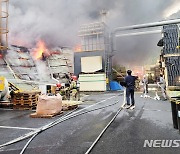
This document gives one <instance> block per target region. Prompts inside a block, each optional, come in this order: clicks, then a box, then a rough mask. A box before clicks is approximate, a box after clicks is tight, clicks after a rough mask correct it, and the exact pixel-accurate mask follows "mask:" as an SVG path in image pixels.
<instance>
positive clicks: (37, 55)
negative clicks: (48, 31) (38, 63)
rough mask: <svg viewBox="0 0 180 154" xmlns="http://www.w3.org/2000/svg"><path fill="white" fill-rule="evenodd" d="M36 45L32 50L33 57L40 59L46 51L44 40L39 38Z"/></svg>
mask: <svg viewBox="0 0 180 154" xmlns="http://www.w3.org/2000/svg"><path fill="white" fill-rule="evenodd" d="M36 46H37V48H36V49H35V50H34V57H35V59H40V58H41V57H42V55H43V53H47V48H46V44H45V42H44V41H42V40H40V41H38V43H37V45H36Z"/></svg>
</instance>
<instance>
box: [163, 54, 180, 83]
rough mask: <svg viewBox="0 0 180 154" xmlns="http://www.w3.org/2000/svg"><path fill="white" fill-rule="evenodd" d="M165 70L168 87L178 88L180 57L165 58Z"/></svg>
mask: <svg viewBox="0 0 180 154" xmlns="http://www.w3.org/2000/svg"><path fill="white" fill-rule="evenodd" d="M166 68H167V73H168V86H179V82H178V78H179V76H180V57H167V58H166Z"/></svg>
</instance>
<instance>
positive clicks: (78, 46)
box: [74, 45, 82, 52]
mask: <svg viewBox="0 0 180 154" xmlns="http://www.w3.org/2000/svg"><path fill="white" fill-rule="evenodd" d="M74 51H75V52H81V51H82V47H81V45H76V46H75V47H74Z"/></svg>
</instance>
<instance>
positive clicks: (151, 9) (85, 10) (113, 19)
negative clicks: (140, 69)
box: [9, 0, 178, 65]
mask: <svg viewBox="0 0 180 154" xmlns="http://www.w3.org/2000/svg"><path fill="white" fill-rule="evenodd" d="M175 2H178V0H176V1H174V0H158V1H152V0H98V1H97V0H53V1H52V0H13V1H10V3H9V4H10V6H9V14H10V17H9V30H10V33H9V39H10V44H17V45H24V46H27V47H34V46H35V44H36V42H37V41H38V40H40V39H42V40H44V41H45V42H46V44H47V45H48V46H49V47H54V46H70V47H73V46H74V45H75V44H79V43H80V40H79V39H78V37H77V35H78V34H77V33H78V30H79V27H80V25H81V24H85V23H89V22H96V21H99V20H101V17H100V14H99V12H100V11H101V10H102V9H106V10H108V15H107V24H108V25H109V27H110V29H111V30H113V28H116V27H119V26H126V25H133V24H141V23H147V22H155V21H160V20H164V12H166V10H167V9H169V7H170V6H171V5H172V4H173V6H174V5H175ZM173 6H172V7H171V8H173ZM177 12H178V11H177ZM177 12H175V13H177ZM173 15H174V14H173ZM177 15H178V13H177ZM169 17H171V14H170V15H169ZM176 17H177V16H176V15H175V16H174V18H176ZM160 37H161V35H160V34H158V35H155V34H151V35H146V36H133V37H123V38H117V39H116V42H117V44H118V46H117V51H118V52H117V53H116V56H115V57H116V58H115V59H114V60H115V61H116V62H118V63H125V64H127V63H130V62H131V63H133V64H136V65H141V64H144V63H145V62H147V60H148V61H151V60H149V57H151V59H152V57H157V56H158V55H159V51H160V48H158V47H156V44H157V42H158V40H159V39H160ZM137 55H138V56H137ZM154 59H155V58H154Z"/></svg>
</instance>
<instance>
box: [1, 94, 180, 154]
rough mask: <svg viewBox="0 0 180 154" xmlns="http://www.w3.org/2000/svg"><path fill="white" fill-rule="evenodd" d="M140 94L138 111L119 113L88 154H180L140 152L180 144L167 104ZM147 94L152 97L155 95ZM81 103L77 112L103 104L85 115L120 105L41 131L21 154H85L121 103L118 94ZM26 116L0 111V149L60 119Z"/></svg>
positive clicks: (16, 148)
mask: <svg viewBox="0 0 180 154" xmlns="http://www.w3.org/2000/svg"><path fill="white" fill-rule="evenodd" d="M140 95H141V94H140V93H136V95H135V99H136V108H135V109H134V110H127V109H123V110H122V111H121V112H120V114H119V115H118V116H117V118H116V119H115V121H114V122H113V123H112V124H111V125H110V127H109V128H108V129H107V131H106V132H105V134H104V135H103V136H102V138H101V139H100V140H99V142H98V143H97V145H96V146H95V147H94V149H93V150H92V151H91V153H92V154H119V153H125V154H130V153H138V154H139V153H143V154H144V153H164V154H166V153H167V154H171V153H173V154H174V153H180V147H177V148H173V147H169V148H149V147H143V145H144V141H145V140H180V135H179V132H178V130H175V129H174V128H173V124H172V117H171V107H170V103H169V102H168V101H156V100H153V99H150V98H141V97H140ZM150 95H151V96H154V92H151V93H150ZM84 101H85V102H84V103H83V104H82V105H80V107H79V109H78V110H80V109H83V108H85V107H88V106H90V105H93V104H97V103H98V102H101V103H100V104H97V105H94V106H92V107H91V108H87V109H86V111H90V110H92V109H95V108H99V107H102V106H105V105H110V104H113V103H115V102H117V101H119V102H118V103H117V104H115V105H112V106H109V107H106V108H104V109H100V110H96V111H93V112H89V113H86V114H83V115H80V116H77V117H74V118H72V119H69V120H67V121H65V122H63V123H60V124H58V125H56V126H54V127H52V128H50V129H48V130H46V131H44V132H41V133H40V134H39V135H38V136H36V137H35V138H34V140H33V141H32V142H31V143H30V145H29V146H28V148H27V149H26V151H25V152H24V153H25V154H34V153H43V154H83V153H85V152H86V151H87V149H88V148H89V147H90V146H91V144H92V143H93V142H94V140H95V139H96V138H97V136H98V135H99V134H100V132H101V131H102V130H103V128H104V127H105V126H106V125H107V124H108V123H109V121H110V120H111V119H112V117H113V116H114V115H115V113H116V112H117V110H118V108H119V107H120V106H121V105H122V104H123V96H122V95H120V92H107V93H96V94H91V95H90V96H87V97H85V98H84ZM30 113H32V111H17V110H14V111H12V110H5V109H0V145H2V144H4V143H6V142H8V141H11V140H12V139H15V138H17V137H19V136H22V135H24V134H27V133H28V132H31V131H34V130H36V129H37V128H40V127H42V126H44V125H46V124H48V123H50V122H52V121H54V120H56V119H58V118H59V116H56V117H54V118H52V119H43V118H40V119H36V118H30V117H29V114H30ZM64 114H65V113H64ZM61 116H63V115H61ZM27 141H28V139H26V140H23V141H20V142H17V143H15V144H12V145H9V146H6V147H3V148H1V149H0V153H1V154H18V153H20V151H21V150H22V149H23V147H24V146H25V144H26V143H27Z"/></svg>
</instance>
